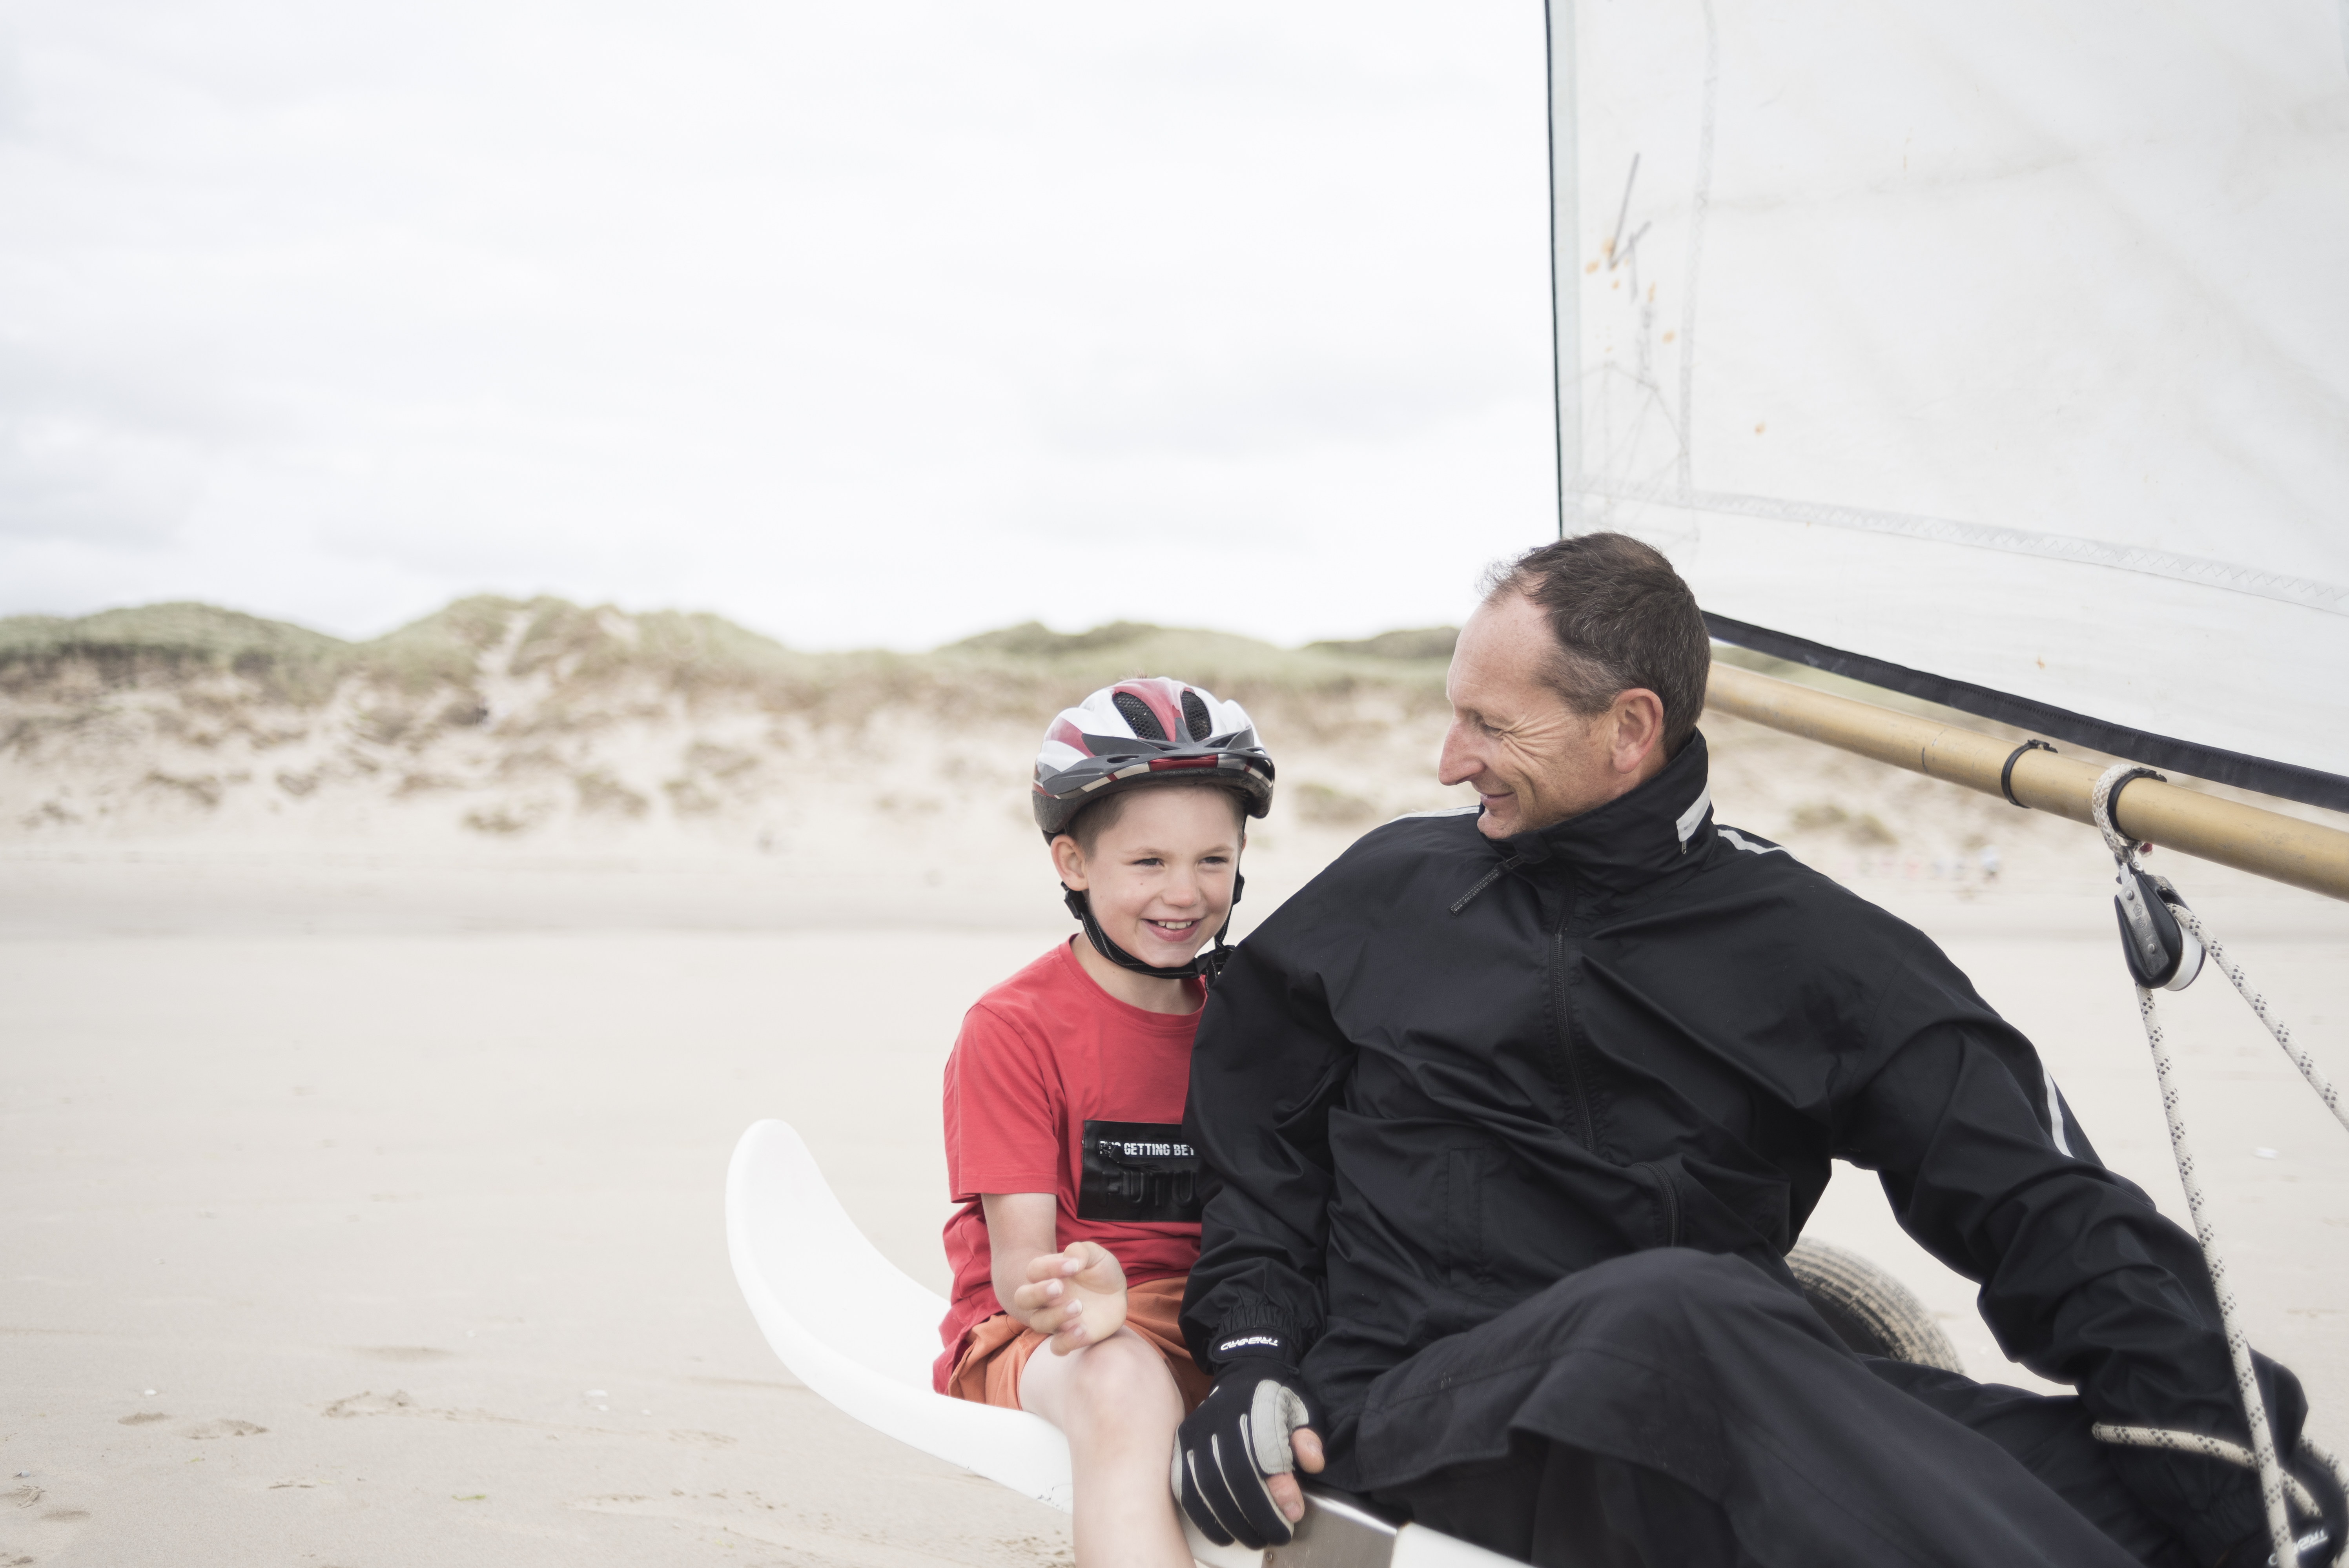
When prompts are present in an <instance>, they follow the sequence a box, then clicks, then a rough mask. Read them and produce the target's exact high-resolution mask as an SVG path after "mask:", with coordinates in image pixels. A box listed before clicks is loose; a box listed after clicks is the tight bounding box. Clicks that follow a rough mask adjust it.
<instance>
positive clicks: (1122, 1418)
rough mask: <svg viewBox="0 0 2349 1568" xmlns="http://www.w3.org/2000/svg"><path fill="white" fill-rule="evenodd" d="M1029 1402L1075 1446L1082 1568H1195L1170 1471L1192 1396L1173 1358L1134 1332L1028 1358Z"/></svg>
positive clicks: (1023, 1384) (1023, 1398)
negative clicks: (1170, 1364) (1186, 1396)
mask: <svg viewBox="0 0 2349 1568" xmlns="http://www.w3.org/2000/svg"><path fill="white" fill-rule="evenodd" d="M1019 1403H1020V1404H1021V1405H1022V1406H1023V1407H1024V1408H1027V1409H1029V1410H1030V1411H1033V1412H1034V1413H1035V1414H1037V1415H1039V1416H1041V1417H1043V1418H1045V1419H1046V1420H1048V1421H1050V1422H1051V1423H1052V1424H1053V1425H1054V1426H1056V1427H1058V1428H1060V1429H1061V1431H1063V1432H1066V1433H1067V1434H1068V1437H1069V1466H1070V1470H1071V1472H1072V1480H1074V1481H1075V1484H1076V1500H1075V1501H1076V1537H1077V1568H1189V1565H1190V1562H1191V1549H1190V1547H1189V1546H1188V1545H1187V1544H1185V1542H1184V1540H1183V1527H1182V1526H1181V1525H1180V1524H1179V1523H1177V1522H1175V1518H1174V1495H1173V1493H1172V1492H1171V1491H1169V1490H1168V1487H1167V1482H1166V1472H1167V1470H1168V1467H1169V1464H1170V1462H1171V1460H1172V1457H1173V1455H1174V1429H1175V1428H1176V1427H1178V1426H1180V1425H1181V1424H1182V1421H1183V1397H1182V1395H1181V1394H1180V1393H1179V1392H1177V1391H1176V1389H1175V1387H1174V1374H1172V1373H1170V1372H1168V1371H1167V1370H1166V1360H1165V1357H1163V1356H1161V1355H1160V1354H1159V1353H1158V1351H1157V1349H1156V1348H1155V1347H1154V1346H1152V1345H1151V1343H1150V1342H1149V1341H1148V1340H1146V1339H1144V1338H1143V1337H1142V1336H1140V1335H1138V1334H1136V1333H1134V1332H1133V1330H1132V1329H1131V1328H1121V1329H1120V1330H1118V1332H1117V1333H1115V1334H1114V1335H1112V1336H1110V1337H1109V1338H1107V1339H1104V1340H1102V1342H1101V1343H1100V1344H1098V1345H1091V1346H1086V1347H1085V1348H1083V1349H1081V1350H1073V1351H1071V1352H1070V1353H1069V1354H1068V1355H1066V1356H1055V1355H1053V1354H1052V1352H1051V1351H1050V1349H1049V1348H1047V1347H1043V1346H1039V1347H1038V1348H1037V1351H1036V1354H1034V1355H1033V1356H1030V1357H1029V1358H1028V1367H1027V1370H1026V1371H1025V1372H1023V1373H1022V1374H1021V1375H1020V1378H1019Z"/></svg>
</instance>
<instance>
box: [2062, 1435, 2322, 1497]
mask: <svg viewBox="0 0 2349 1568" xmlns="http://www.w3.org/2000/svg"><path fill="white" fill-rule="evenodd" d="M2088 1432H2089V1435H2090V1436H2092V1437H2094V1438H2095V1439H2096V1440H2097V1441H2098V1442H2100V1443H2118V1444H2120V1445H2121V1446H2122V1447H2124V1448H2132V1449H2168V1450H2169V1451H2170V1452H2172V1453H2178V1454H2199V1455H2201V1456H2202V1457H2203V1458H2204V1459H2206V1460H2225V1461H2226V1462H2227V1463H2229V1464H2230V1465H2238V1466H2240V1467H2241V1468H2242V1469H2244V1470H2257V1469H2259V1460H2258V1459H2257V1458H2256V1457H2255V1456H2253V1454H2252V1453H2251V1449H2247V1448H2245V1447H2243V1445H2242V1444H2240V1443H2230V1442H2229V1441H2228V1440H2227V1439H2224V1438H2211V1437H2205V1436H2203V1435H2202V1434H2201V1433H2200V1432H2173V1431H2168V1430H2165V1429H2162V1428H2160V1427H2116V1426H2115V1425H2113V1424H2112V1423H2111V1422H2110V1421H2098V1422H2097V1423H2096V1424H2095V1426H2093V1427H2090V1428H2089V1429H2088ZM2283 1484H2284V1490H2285V1491H2288V1492H2290V1493H2291V1494H2292V1506H2293V1507H2294V1508H2297V1509H2299V1510H2300V1511H2301V1512H2302V1513H2306V1514H2314V1513H2316V1512H2318V1508H2317V1502H2316V1497H2315V1494H2313V1492H2311V1491H2309V1490H2308V1489H2307V1488H2306V1487H2304V1486H2302V1485H2301V1484H2300V1480H2299V1478H2298V1477H2296V1476H2293V1475H2292V1474H2290V1473H2289V1472H2287V1473H2286V1474H2285V1476H2284V1478H2283Z"/></svg>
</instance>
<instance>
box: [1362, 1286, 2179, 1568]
mask: <svg viewBox="0 0 2349 1568" xmlns="http://www.w3.org/2000/svg"><path fill="white" fill-rule="evenodd" d="M1354 1460H1355V1463H1354V1467H1353V1469H1354V1475H1353V1477H1352V1478H1350V1479H1352V1480H1354V1481H1355V1484H1357V1485H1358V1486H1360V1487H1361V1490H1363V1491H1368V1492H1370V1493H1371V1495H1372V1496H1374V1497H1376V1498H1378V1499H1379V1500H1380V1501H1384V1502H1386V1503H1389V1504H1391V1505H1394V1506H1399V1507H1402V1508H1404V1509H1407V1510H1408V1511H1410V1512H1411V1514H1412V1516H1413V1518H1414V1519H1416V1520H1418V1521H1420V1522H1423V1523H1424V1524H1427V1525H1429V1526H1430V1527H1432V1528H1433V1529H1437V1530H1441V1531H1444V1532H1446V1533H1447V1534H1452V1535H1457V1536H1460V1537H1462V1538H1463V1539H1465V1540H1468V1541H1473V1542H1476V1543H1477V1544H1479V1545H1482V1546H1486V1547H1490V1548H1491V1549H1493V1550H1494V1551H1496V1552H1502V1553H1506V1554H1508V1555H1510V1556H1513V1557H1516V1558H1518V1559H1520V1560H1522V1561H1526V1562H1530V1563H1535V1564H1537V1568H1582V1565H1584V1564H1592V1565H1599V1564H1604V1565H1606V1568H1618V1565H1628V1564H1632V1563H1646V1564H1654V1565H1661V1564H1667V1563H1669V1564H1672V1565H1674V1568H1715V1565H1718V1568H1733V1565H1743V1564H1749V1563H1751V1564H1760V1565H1763V1568H1825V1565H1827V1564H1840V1563H1851V1564H1860V1563H1866V1564H1871V1565H1873V1564H1884V1563H1932V1564H1940V1565H1949V1568H1958V1565H1965V1568H1972V1565H1975V1564H1980V1565H1981V1568H2032V1565H2036V1564H2046V1565H2047V1568H2098V1565H2107V1564H2108V1565H2111V1568H2127V1565H2128V1564H2132V1563H2147V1564H2154V1565H2157V1568H2187V1565H2188V1564H2189V1563H2190V1559H2189V1558H2188V1556H2187V1555H2186V1553H2184V1551H2183V1550H2182V1549H2181V1548H2179V1547H2178V1545H2176V1544H2175V1542H2173V1541H2172V1539H2171V1538H2170V1536H2169V1535H2168V1532H2166V1531H2164V1530H2163V1529H2162V1527H2161V1526H2160V1525H2159V1524H2158V1523H2157V1522H2155V1521H2154V1520H2153V1518H2152V1517H2151V1516H2150V1515H2148V1514H2147V1513H2146V1512H2145V1511H2144V1510H2143V1508H2142V1507H2141V1506H2140V1505H2139V1504H2138V1502H2137V1500H2136V1497H2135V1495H2134V1494H2133V1493H2131V1492H2130V1491H2129V1490H2128V1488H2127V1486H2126V1485H2125V1484H2124V1483H2123V1482H2122V1480H2120V1478H2119V1477H2118V1476H2117V1475H2116V1474H2115V1473H2114V1471H2113V1470H2112V1467H2111V1464H2110V1462H2109V1460H2108V1459H2107V1457H2106V1451H2105V1449H2104V1446H2103V1445H2102V1444H2099V1443H2098V1442H2096V1441H2095V1439H2093V1438H2091V1437H2090V1436H2089V1435H2088V1418H2087V1417H2086V1415H2085V1412H2083V1411H2082V1410H2081V1409H2080V1408H2079V1404H2078V1401H2076V1400H2074V1399H2069V1398H2063V1399H2050V1398H2042V1397H2040V1396H2038V1395H2033V1394H2026V1393H2023V1391H2021V1390H2019V1389H2014V1388H2002V1387H1995V1386H1991V1385H1983V1384H1978V1383H1975V1382H1972V1381H1971V1380H1970V1379H1968V1378H1965V1377H1958V1376H1956V1375H1954V1374H1951V1373H1945V1372H1939V1371H1935V1370H1933V1369H1931V1368H1929V1367H1910V1366H1906V1365H1903V1364H1900V1363H1897V1362H1889V1361H1879V1360H1875V1359H1872V1358H1868V1357H1857V1356H1854V1355H1853V1354H1851V1352H1849V1351H1848V1350H1847V1349H1845V1348H1844V1346H1843V1345H1842V1344H1841V1342H1839V1341H1838V1340H1837V1338H1836V1337H1835V1336H1834V1335H1833V1333H1831V1332H1830V1331H1829V1330H1828V1328H1827V1327H1826V1325H1825V1324H1824V1323H1822V1322H1821V1321H1820V1320H1819V1318H1818V1316H1817V1315H1816V1314H1814V1313H1813V1312H1812V1311H1811V1309H1810V1308H1809V1306H1807V1305H1805V1303H1804V1302H1803V1300H1802V1299H1801V1297H1799V1296H1797V1295H1795V1294H1794V1293H1792V1292H1791V1291H1789V1290H1787V1289H1786V1288H1785V1285H1784V1284H1780V1283H1778V1282H1776V1281H1774V1280H1772V1279H1771V1278H1769V1277H1768V1276H1767V1275H1765V1274H1763V1273H1762V1272H1761V1271H1760V1270H1759V1269H1756V1268H1754V1266H1753V1265H1752V1264H1747V1263H1744V1262H1743V1261H1741V1260H1739V1259H1736V1258H1730V1257H1720V1256H1715V1255H1713V1254H1711V1253H1698V1252H1692V1251H1689V1250H1687V1249H1684V1248H1670V1249H1665V1250H1661V1251H1657V1252H1647V1253H1637V1254H1634V1255H1633V1256H1630V1257H1626V1258H1619V1259H1617V1260H1614V1261H1613V1262H1610V1263H1607V1264H1600V1265H1599V1266H1598V1267H1595V1268H1591V1269H1587V1270H1584V1271H1583V1272H1581V1273H1579V1274H1575V1275H1573V1276H1571V1277H1569V1278H1568V1279H1565V1280H1561V1281H1560V1282H1559V1283H1558V1284H1555V1285H1553V1286H1551V1287H1550V1288H1549V1289H1548V1290H1547V1291H1544V1292H1543V1293H1542V1294H1541V1295H1537V1296H1535V1297H1533V1298H1532V1299H1530V1300H1528V1301H1525V1302H1522V1303H1520V1304H1519V1305H1516V1306H1515V1307H1513V1308H1511V1309H1510V1310H1509V1311H1507V1312H1506V1313H1504V1314H1502V1315H1500V1316H1498V1317H1496V1318H1495V1319H1493V1320H1492V1321H1491V1322H1489V1323H1486V1324H1484V1325H1482V1326H1478V1327H1476V1328H1475V1329H1473V1330H1471V1331H1469V1332H1468V1333H1465V1334H1461V1335H1457V1336H1454V1337H1452V1338H1450V1339H1445V1340H1442V1341H1439V1342H1438V1343H1436V1344H1434V1345H1433V1346H1429V1347H1428V1348H1427V1349H1426V1350H1423V1351H1422V1352H1421V1353H1420V1354H1419V1355H1417V1356H1415V1357H1412V1359H1410V1360H1409V1361H1406V1362H1404V1363H1403V1364H1402V1366H1400V1367H1395V1368H1394V1369H1393V1370H1392V1371H1391V1372H1388V1373H1387V1374H1386V1375H1385V1376H1383V1377H1381V1378H1379V1380H1378V1381H1377V1382H1376V1383H1374V1384H1372V1385H1371V1390H1370V1394H1369V1397H1368V1398H1367V1400H1366V1401H1365V1403H1364V1405H1363V1409H1362V1416H1361V1425H1360V1427H1359V1429H1358V1430H1357V1434H1356V1438H1355V1442H1354Z"/></svg>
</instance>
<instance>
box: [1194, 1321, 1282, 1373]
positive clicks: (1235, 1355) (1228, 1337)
mask: <svg viewBox="0 0 2349 1568" xmlns="http://www.w3.org/2000/svg"><path fill="white" fill-rule="evenodd" d="M1299 1359H1300V1357H1299V1349H1298V1345H1297V1339H1296V1336H1294V1335H1291V1334H1288V1333H1287V1332H1285V1331H1283V1330H1281V1329H1278V1328H1236V1329H1232V1330H1230V1331H1228V1332H1226V1333H1224V1334H1219V1335H1217V1336H1216V1338H1215V1342H1214V1343H1213V1344H1211V1345H1209V1346H1207V1367H1208V1370H1210V1371H1212V1372H1216V1373H1218V1374H1220V1373H1222V1372H1223V1370H1224V1369H1225V1368H1226V1367H1234V1366H1237V1365H1238V1364H1239V1363H1240V1362H1243V1361H1278V1362H1279V1363H1280V1365H1281V1366H1282V1367H1284V1368H1285V1369H1287V1370H1288V1371H1289V1372H1292V1373H1293V1372H1295V1371H1296V1370H1297V1365H1298V1362H1299Z"/></svg>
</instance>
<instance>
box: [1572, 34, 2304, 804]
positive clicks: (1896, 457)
mask: <svg viewBox="0 0 2349 1568" xmlns="http://www.w3.org/2000/svg"><path fill="white" fill-rule="evenodd" d="M2345 18H2349V10H2344V7H2343V6H2342V5H2341V4H2340V0H2261V3H2257V4H2251V5H2240V4H2226V3H2223V0H2170V3H2168V4H2158V5H2125V4H2120V3H2118V0H2030V3H2027V4H2026V3H2023V0H1983V3H1981V4H1975V5H1962V6H1954V7H1953V6H1930V5H1919V4H1909V5H1858V4H1852V3H1849V0H1840V3H1839V0H1798V3H1796V4H1794V5H1759V4H1753V3H1750V0H1552V6H1551V20H1550V26H1551V57H1552V58H1551V68H1552V86H1551V90H1552V128H1553V139H1554V148H1553V167H1554V178H1555V182H1556V191H1555V195H1556V207H1557V210H1556V214H1555V222H1556V227H1557V236H1556V237H1557V284H1558V293H1557V305H1558V334H1559V364H1560V367H1561V368H1560V377H1559V381H1560V386H1559V410H1560V431H1559V447H1560V467H1561V480H1562V488H1563V490H1564V492H1565V495H1566V502H1567V504H1566V509H1565V520H1564V521H1565V525H1566V527H1567V528H1568V530H1569V531H1580V530H1582V529H1587V528H1592V527H1614V528H1619V529H1623V530H1625V531H1630V532H1632V533H1636V534H1638V535H1640V536H1641V537H1643V538H1646V539H1649V540H1650V541H1651V542H1655V543H1657V544H1659V545H1660V546H1661V547H1662V548H1664V549H1665V550H1666V551H1667V552H1669V553H1670V554H1671V557H1672V558H1673V560H1674V562H1676V564H1678V565H1679V567H1680V568H1681V570H1682V572H1683V573H1685V574H1686V575H1687V576H1688V578H1689V579H1690V581H1691V582H1692V583H1693V584H1694V586H1695V588H1696V590H1697V593H1698V597H1699V599H1700V601H1701V602H1702V603H1703V605H1704V607H1705V609H1706V610H1707V611H1708V612H1709V613H1710V614H1713V615H1714V616H1716V617H1719V618H1721V621H1720V624H1718V625H1717V627H1716V630H1717V631H1721V632H1723V634H1725V635H1727V637H1728V639H1729V640H1732V641H1742V642H1746V643H1748V644H1749V645H1756V646H1762V647H1764V648H1765V649H1767V650H1769V651H1775V652H1785V653H1791V654H1793V655H1795V656H1803V657H1807V658H1809V659H1810V660H1811V662H1814V663H1821V664H1826V665H1830V666H1831V667H1844V668H1847V670H1849V672H1850V673H1854V674H1859V675H1862V676H1865V677H1866V678H1873V679H1878V680H1879V681H1884V682H1887V683H1889V684H1894V685H1902V686H1907V687H1908V689H1911V690H1914V691H1916V692H1918V693H1919V695H1924V696H1939V697H1940V698H1941V699H1942V700H1945V701H1951V702H1954V703H1955V705H1956V706H1959V707H1970V708H1971V709H1972V710H1973V711H1976V712H1987V713H1990V714H1991V715H1992V717H2005V718H2011V719H2013V720H2014V721H2015V722H2017V723H2022V724H2024V725H2025V726H2026V727H2033V728H2035V729H2037V730H2038V731H2039V732H2040V733H2055V734H2059V735H2061V734H2064V733H2069V734H2070V737H2071V738H2073V739H2075V740H2076V741H2079V742H2081V743H2083V744H2090V745H2099V746H2102V747H2104V748H2106V749H2110V750H2116V751H2120V752H2122V753H2124V754H2127V755H2132V756H2136V757H2137V758H2139V759H2141V760H2147V761H2152V762H2155V763H2157V764H2158V765H2163V766H2170V767H2176V768H2179V769H2183V770H2185V771H2189V772H2193V773H2198V774H2200V775H2201V776H2203V777H2209V778H2220V779H2228V780H2229V781H2230V782H2236V783H2241V784H2246V785H2248V786H2250V787H2251V788H2255V789H2269V790H2271V791H2272V792H2275V793H2280V794H2286V795H2292V796H2293V797H2295V798H2297V799H2304V800H2312V801H2316V802H2319V803H2323V804H2328V805H2333V806H2336V807H2349V678H2344V677H2349V53H2345V52H2344V50H2349V40H2344V28H2345V27H2349V19H2345ZM2066 715H2070V716H2081V718H2080V721H2079V722H2073V721H2072V720H2070V719H2067V718H2066V717H2064V716H2066ZM2090 721H2094V722H2090ZM2170 743H2175V744H2170ZM2227 754H2236V755H2235V756H2234V757H2233V758H2230V757H2229V756H2228V755H2227Z"/></svg>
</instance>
